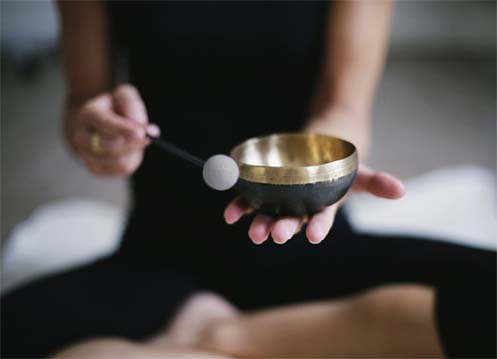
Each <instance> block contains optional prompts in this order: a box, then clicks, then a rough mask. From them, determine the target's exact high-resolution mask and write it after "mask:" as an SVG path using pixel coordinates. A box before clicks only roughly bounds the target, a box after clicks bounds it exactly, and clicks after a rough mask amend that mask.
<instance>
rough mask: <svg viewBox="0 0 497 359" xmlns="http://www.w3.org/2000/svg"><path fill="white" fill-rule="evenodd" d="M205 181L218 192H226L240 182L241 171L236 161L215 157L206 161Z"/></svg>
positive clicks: (203, 171) (203, 172)
mask: <svg viewBox="0 0 497 359" xmlns="http://www.w3.org/2000/svg"><path fill="white" fill-rule="evenodd" d="M202 175H203V176H204V181H205V183H207V185H208V186H209V187H211V188H212V189H215V190H216V191H226V190H227V189H230V188H231V187H233V186H234V185H235V184H236V182H237V181H238V177H239V175H240V169H239V168H238V164H237V163H236V162H235V160H234V159H233V158H231V157H229V156H226V155H214V156H212V157H210V158H209V159H208V160H207V161H205V164H204V168H203V170H202Z"/></svg>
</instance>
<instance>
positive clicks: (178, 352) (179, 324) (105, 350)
mask: <svg viewBox="0 0 497 359" xmlns="http://www.w3.org/2000/svg"><path fill="white" fill-rule="evenodd" d="M236 317H238V311H237V310H236V309H235V308H234V307H233V306H232V305H230V304H229V303H228V302H227V301H225V300H224V299H223V298H221V297H219V296H216V295H214V294H210V293H199V294H196V295H194V296H192V297H191V298H189V299H188V300H187V301H186V302H185V304H184V305H183V306H182V308H181V309H180V311H179V312H178V314H177V315H176V317H175V319H174V320H173V322H172V323H171V324H170V325H169V326H168V327H167V329H166V330H165V331H163V332H161V333H159V334H157V335H156V336H154V337H153V338H151V339H149V340H147V341H145V342H141V343H139V342H131V341H128V340H125V339H121V338H97V339H93V340H89V341H85V342H81V343H78V344H75V345H72V346H70V347H68V348H66V349H65V350H63V351H61V352H59V353H58V354H56V355H55V356H54V357H53V359H56V358H57V359H62V358H78V359H79V358H88V359H91V358H123V359H125V358H135V359H136V358H140V359H141V358H143V359H147V358H150V359H152V358H154V359H161V358H164V359H167V358H196V359H197V358H198V359H223V358H227V357H226V356H223V355H221V354H214V353H209V352H207V351H202V350H200V351H198V350H195V349H192V347H193V345H194V344H195V343H197V342H198V341H199V339H200V336H201V335H203V333H204V332H205V331H206V330H207V328H208V327H209V326H210V325H211V324H212V323H213V322H214V321H215V322H217V321H220V320H228V319H233V318H236Z"/></svg>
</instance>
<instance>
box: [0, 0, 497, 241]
mask: <svg viewBox="0 0 497 359" xmlns="http://www.w3.org/2000/svg"><path fill="white" fill-rule="evenodd" d="M0 5H1V22H0V23H1V50H2V52H1V56H2V57H1V60H2V66H1V89H2V92H1V205H2V211H1V239H2V241H4V240H5V239H6V238H7V237H8V236H9V234H10V233H11V231H12V229H13V228H14V225H15V224H16V223H18V222H19V221H22V220H24V219H25V218H27V217H28V216H29V215H30V214H31V213H32V211H33V210H34V209H35V208H37V207H39V206H40V205H42V204H45V203H48V202H51V201H54V200H59V199H62V198H66V197H84V198H93V199H97V200H99V201H104V202H106V203H109V204H111V205H112V206H116V207H117V208H119V209H124V208H125V206H126V203H127V196H126V185H125V182H124V181H123V180H103V179H96V178H94V177H92V176H91V175H89V174H88V173H87V172H86V171H85V169H84V168H83V167H82V166H81V165H80V164H79V163H78V161H77V160H75V159H74V158H73V157H72V156H71V155H70V154H69V153H68V151H67V150H66V148H65V147H64V143H63V140H62V137H61V130H60V129H61V110H62V103H63V91H64V85H63V78H62V74H61V67H60V61H59V57H58V51H57V32H58V27H57V16H56V13H55V10H54V6H53V4H52V3H51V2H48V1H5V0H4V1H1V2H0ZM495 13H496V9H495V2H493V1H486V2H485V1H399V2H398V3H397V5H396V9H395V16H394V19H393V28H392V42H391V50H390V53H389V57H388V63H387V67H386V71H385V74H384V77H383V79H382V81H381V85H380V88H379V92H378V97H377V102H376V106H375V110H374V128H373V131H374V136H375V146H374V148H373V153H372V157H371V159H370V164H371V165H372V166H374V167H376V168H378V169H382V170H387V171H391V172H392V173H394V174H397V175H399V176H400V177H401V178H404V179H405V178H409V177H411V176H415V175H418V174H421V173H424V172H426V171H429V170H432V169H436V168H439V167H442V166H448V165H461V164H471V165H481V166H484V167H486V168H490V169H492V173H494V174H495V167H496V113H495V99H496V92H495V82H496V72H495V44H496V38H495V27H496V23H495ZM494 180H495V179H494Z"/></svg>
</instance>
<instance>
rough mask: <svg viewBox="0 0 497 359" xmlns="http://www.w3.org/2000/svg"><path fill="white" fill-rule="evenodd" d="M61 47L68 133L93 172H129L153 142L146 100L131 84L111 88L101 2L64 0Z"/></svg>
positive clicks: (104, 10)
mask: <svg viewBox="0 0 497 359" xmlns="http://www.w3.org/2000/svg"><path fill="white" fill-rule="evenodd" d="M58 8H59V14H60V18H61V30H62V31H61V33H62V35H61V47H62V53H63V55H62V57H63V65H64V70H65V75H66V83H67V96H66V97H67V98H66V111H65V119H64V125H65V126H64V128H65V136H66V139H67V141H68V143H69V145H70V147H71V148H72V149H73V150H74V152H76V153H77V154H78V156H79V157H80V158H81V160H82V161H83V163H84V164H85V165H86V167H88V169H89V170H90V171H91V172H92V173H93V174H95V175H99V176H127V175H130V174H131V173H133V172H134V171H135V170H136V169H137V168H138V166H139V165H140V163H141V161H142V159H143V150H144V148H145V146H147V145H148V144H149V140H148V139H147V138H146V136H145V129H146V128H147V127H148V130H149V131H150V132H152V133H159V129H158V127H157V126H155V125H149V124H148V117H147V112H146V109H145V105H144V103H143V101H142V99H141V97H140V94H139V93H138V90H137V89H136V88H134V87H133V86H131V85H120V86H118V87H117V88H115V89H112V86H113V83H112V66H113V63H112V43H111V37H110V33H109V28H108V27H109V24H108V19H107V15H108V14H107V8H106V6H105V4H104V3H103V2H98V1H78V2H76V1H60V2H58ZM150 127H152V128H150Z"/></svg>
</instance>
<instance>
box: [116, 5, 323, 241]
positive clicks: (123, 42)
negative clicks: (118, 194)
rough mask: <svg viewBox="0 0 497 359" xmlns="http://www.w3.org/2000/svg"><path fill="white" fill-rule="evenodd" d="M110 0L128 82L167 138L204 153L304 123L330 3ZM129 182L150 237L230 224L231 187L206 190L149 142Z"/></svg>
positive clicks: (219, 229)
mask: <svg viewBox="0 0 497 359" xmlns="http://www.w3.org/2000/svg"><path fill="white" fill-rule="evenodd" d="M109 4H110V6H109V8H110V14H111V18H112V20H113V21H112V24H113V29H114V34H115V43H117V44H119V46H120V47H121V48H124V49H125V50H126V52H127V53H128V61H129V75H130V80H131V82H132V83H133V84H134V85H135V86H137V88H138V89H139V91H140V93H141V95H142V97H143V100H144V101H145V104H146V107H147V110H148V114H149V118H150V121H151V122H155V123H158V124H159V125H160V127H161V128H162V136H163V137H164V138H166V139H168V140H170V141H172V142H173V143H175V144H177V145H179V146H181V147H183V148H185V149H186V150H188V151H190V152H192V153H193V154H196V155H198V156H199V157H202V158H204V159H206V158H208V157H209V156H211V155H213V154H216V153H229V151H230V149H231V148H232V147H233V146H234V145H236V144H237V143H239V142H241V141H244V140H245V139H247V138H250V137H253V136H260V135H263V134H269V133H274V132H284V131H298V130H299V129H301V128H302V126H303V125H304V123H305V121H306V116H307V111H308V107H309V102H310V98H311V96H312V94H313V90H314V86H315V83H316V80H317V77H318V75H319V71H320V68H321V63H322V53H323V47H324V46H323V45H324V42H325V40H324V34H325V25H326V19H327V15H328V11H327V10H328V3H326V2H155V1H154V2H145V3H143V2H142V3H139V4H138V3H130V2H125V3H115V2H110V3H109ZM132 182H133V189H134V199H135V214H136V216H139V217H140V220H137V221H135V222H137V223H138V222H139V223H140V224H145V223H147V224H148V228H149V229H148V230H149V231H151V229H150V226H151V227H153V228H154V235H153V237H157V231H158V232H160V233H162V234H167V236H168V237H170V236H171V235H172V234H174V235H181V236H182V237H188V238H191V237H198V234H199V233H200V232H201V233H215V234H216V236H223V232H225V231H226V228H227V226H226V225H224V224H223V223H222V211H223V208H224V206H225V204H226V202H227V200H228V199H229V198H230V197H232V196H233V193H229V194H220V193H217V192H214V191H212V190H210V189H208V188H207V186H206V185H205V184H204V183H203V181H202V178H201V172H200V171H199V169H197V168H195V167H194V166H192V165H190V164H188V163H184V162H182V161H181V160H177V159H175V158H174V157H172V156H170V155H168V154H166V153H163V152H161V151H160V150H158V149H155V148H152V147H151V148H149V149H147V151H146V155H145V160H144V162H143V164H142V166H141V168H140V169H139V171H138V172H137V173H136V174H135V175H134V177H133V181H132ZM156 205H160V209H159V207H158V206H156ZM136 216H135V217H136ZM144 227H145V226H141V228H142V229H143V230H145V229H144ZM159 227H160V228H159ZM199 231H200V232H199ZM128 237H129V236H128ZM140 237H143V235H141V236H140ZM147 237H148V236H147ZM245 238H246V234H245ZM140 241H144V239H143V238H141V239H140Z"/></svg>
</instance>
